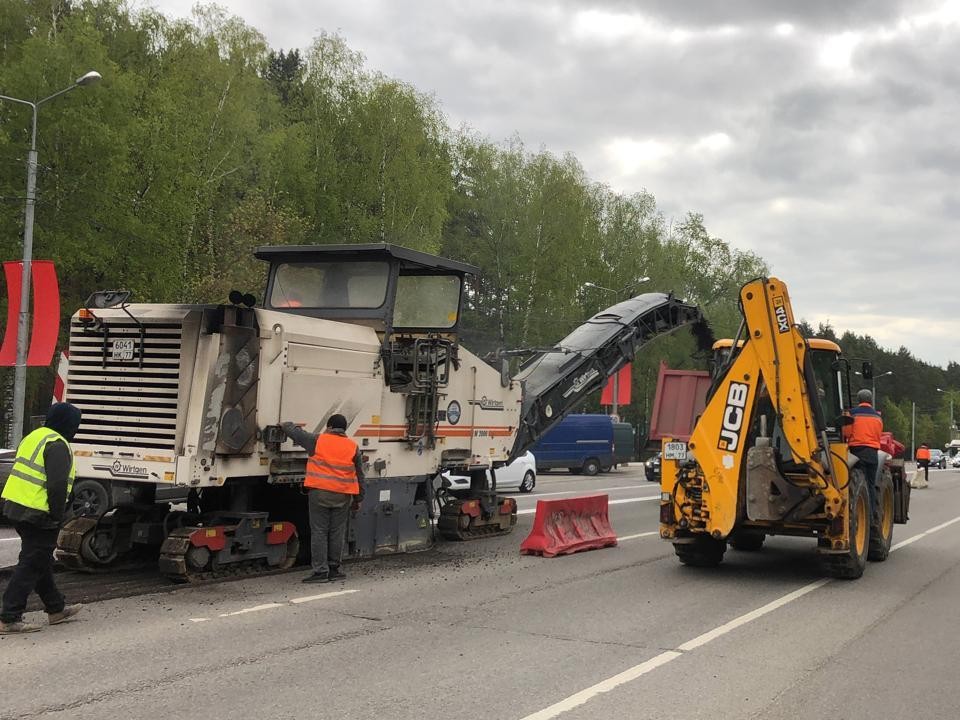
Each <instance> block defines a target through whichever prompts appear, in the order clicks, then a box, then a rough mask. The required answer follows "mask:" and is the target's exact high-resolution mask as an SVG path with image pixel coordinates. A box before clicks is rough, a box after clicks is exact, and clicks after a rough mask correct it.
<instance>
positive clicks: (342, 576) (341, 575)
mask: <svg viewBox="0 0 960 720" xmlns="http://www.w3.org/2000/svg"><path fill="white" fill-rule="evenodd" d="M346 579H347V574H346V573H345V572H343V570H341V569H340V566H339V565H331V566H330V582H333V581H334V580H346Z"/></svg>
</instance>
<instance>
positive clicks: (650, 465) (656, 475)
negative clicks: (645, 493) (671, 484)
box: [643, 452, 660, 482]
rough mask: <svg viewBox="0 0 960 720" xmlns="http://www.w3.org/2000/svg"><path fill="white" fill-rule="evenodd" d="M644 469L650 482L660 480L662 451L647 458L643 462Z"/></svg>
mask: <svg viewBox="0 0 960 720" xmlns="http://www.w3.org/2000/svg"><path fill="white" fill-rule="evenodd" d="M643 469H644V472H645V473H646V475H647V481H648V482H660V453H659V452H658V453H657V454H655V455H654V456H653V457H652V458H650V459H649V460H647V461H646V462H645V463H644V464H643Z"/></svg>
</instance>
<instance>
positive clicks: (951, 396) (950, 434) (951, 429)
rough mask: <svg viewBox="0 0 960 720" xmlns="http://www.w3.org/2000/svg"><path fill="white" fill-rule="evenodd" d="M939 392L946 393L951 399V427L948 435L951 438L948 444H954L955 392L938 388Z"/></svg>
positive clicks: (948, 439)
mask: <svg viewBox="0 0 960 720" xmlns="http://www.w3.org/2000/svg"><path fill="white" fill-rule="evenodd" d="M937 392H938V393H944V394H945V395H946V396H947V397H948V398H950V427H949V428H948V431H949V432H948V433H947V434H948V435H949V436H950V437H949V438H947V442H953V392H952V391H948V390H943V389H941V388H937Z"/></svg>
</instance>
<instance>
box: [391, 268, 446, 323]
mask: <svg viewBox="0 0 960 720" xmlns="http://www.w3.org/2000/svg"><path fill="white" fill-rule="evenodd" d="M459 309H460V277H459V276H458V275H400V277H399V278H398V279H397V301H396V304H395V305H394V310H393V326H394V327H396V328H437V329H447V328H452V327H453V326H454V325H456V324H457V315H458V312H459Z"/></svg>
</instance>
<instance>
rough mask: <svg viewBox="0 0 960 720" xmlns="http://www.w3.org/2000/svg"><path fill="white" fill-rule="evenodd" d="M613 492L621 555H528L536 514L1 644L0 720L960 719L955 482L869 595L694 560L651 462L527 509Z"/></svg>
mask: <svg viewBox="0 0 960 720" xmlns="http://www.w3.org/2000/svg"><path fill="white" fill-rule="evenodd" d="M598 489H603V491H604V492H607V493H608V494H609V496H610V499H611V501H612V502H613V503H614V504H611V506H610V514H611V520H612V523H613V526H614V528H615V530H616V531H617V534H618V536H619V537H620V538H621V542H620V544H619V546H618V547H616V548H611V549H606V550H598V551H592V552H585V553H581V554H577V555H573V556H566V557H559V558H553V559H544V558H537V557H522V556H520V555H519V553H518V546H519V543H520V541H521V539H522V538H523V537H524V536H525V534H526V532H527V530H528V529H529V526H530V524H531V522H532V519H533V514H532V512H528V513H526V514H522V515H521V516H520V526H519V527H518V529H517V532H516V533H515V534H513V535H512V536H509V537H505V538H495V539H489V540H485V541H479V542H472V543H460V544H453V543H445V544H442V545H441V546H439V547H438V548H437V549H436V550H434V551H430V552H427V553H421V554H418V555H411V556H406V557H395V558H389V559H382V560H375V561H370V562H363V563H354V564H351V565H349V566H347V571H348V573H349V578H348V579H347V581H346V582H344V583H337V584H328V585H303V584H302V583H301V582H300V577H301V576H302V574H300V573H291V574H284V575H279V576H273V577H269V578H260V579H256V580H245V581H239V582H231V583H224V584H220V585H214V586H205V587H198V588H191V587H186V588H183V589H178V590H176V591H174V592H170V593H165V594H162V595H148V596H141V597H135V598H126V599H117V600H109V601H105V602H98V603H93V604H92V605H90V606H89V607H88V608H87V609H86V610H85V612H84V614H83V615H82V619H79V620H77V621H75V622H71V623H66V624H64V625H61V626H56V627H50V628H45V629H44V630H43V631H42V632H40V633H36V634H34V635H29V636H19V637H14V636H7V637H0V718H2V719H3V720H7V719H11V720H12V719H13V718H17V719H26V718H35V717H44V718H47V717H49V718H70V719H71V720H73V719H78V720H79V719H83V718H91V719H92V718H97V719H98V720H103V719H110V718H123V719H124V720H126V719H128V718H131V717H133V718H139V719H144V720H146V719H150V718H158V719H159V718H163V719H164V720H166V719H168V718H186V717H269V718H271V720H281V719H284V718H323V719H326V718H331V719H332V718H364V719H365V718H371V717H376V718H403V719H405V718H424V717H496V718H505V719H511V720H547V719H548V718H554V717H562V718H564V719H565V720H567V719H569V720H576V719H586V718H591V719H592V718H615V719H623V720H628V719H629V720H633V719H636V718H666V717H669V718H679V719H681V720H683V719H686V718H711V720H716V719H717V718H738V719H740V718H762V719H764V720H766V719H772V720H780V719H786V718H790V719H801V720H807V719H810V720H813V719H814V718H816V719H819V718H824V717H832V718H842V719H843V720H860V719H863V720H866V719H867V718H870V719H871V720H876V719H877V718H884V719H886V718H908V717H910V718H912V717H917V718H923V719H924V720H930V719H938V718H944V719H945V720H946V719H951V720H953V719H954V718H957V717H958V716H960V685H958V684H957V683H956V682H955V677H956V667H957V665H958V662H960V644H958V643H957V641H956V628H957V627H958V626H960V601H958V598H960V567H958V564H960V471H958V470H944V471H933V472H931V480H930V487H929V488H928V489H925V490H920V491H915V492H914V493H913V501H912V503H913V504H912V508H911V522H910V524H909V525H906V526H900V525H898V526H896V529H895V533H894V543H895V548H896V549H895V551H894V552H893V553H892V554H891V556H890V558H889V560H888V561H887V562H885V563H882V564H871V565H870V566H869V567H868V568H867V573H866V574H865V575H864V577H863V578H862V579H860V580H858V581H854V582H845V581H839V580H832V581H828V580H825V579H823V578H822V577H821V576H820V574H819V573H818V570H817V566H816V563H815V561H814V555H813V543H812V541H804V540H799V539H791V538H772V539H770V540H768V542H767V545H765V547H764V549H763V550H762V551H761V552H759V553H740V552H736V551H734V550H730V551H728V553H727V556H726V559H725V560H724V563H723V565H721V566H720V567H719V568H714V569H694V568H687V567H683V566H681V565H680V564H679V563H678V562H677V560H676V558H675V557H674V554H673V549H672V547H671V546H670V545H669V544H667V543H665V542H663V541H661V540H660V539H659V538H658V537H657V534H656V530H657V503H656V501H655V499H654V498H656V497H657V494H658V487H657V486H655V485H653V484H649V483H646V482H645V481H644V480H643V478H642V472H641V470H640V467H639V466H635V467H631V468H626V469H621V470H619V471H613V472H611V473H610V474H607V475H603V476H600V477H597V478H580V477H571V476H565V475H551V476H543V477H542V478H540V481H539V482H538V486H537V492H536V493H534V496H533V497H530V496H520V503H519V504H520V508H521V512H523V511H524V510H530V511H532V509H533V507H534V504H535V498H536V497H537V496H539V497H551V498H552V497H564V495H563V494H554V493H570V494H580V493H585V492H589V491H593V490H598ZM6 544H8V545H10V544H13V543H6ZM34 617H37V616H36V615H34ZM41 618H42V616H41ZM41 618H38V619H41Z"/></svg>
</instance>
